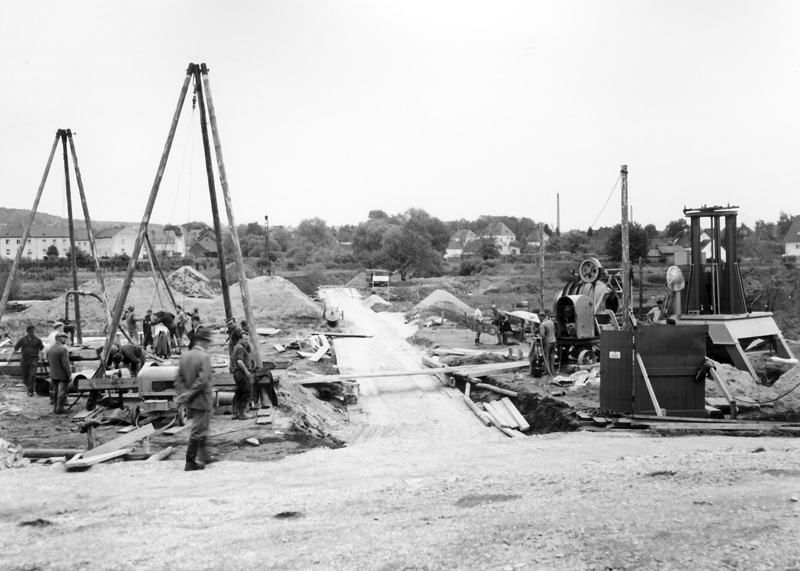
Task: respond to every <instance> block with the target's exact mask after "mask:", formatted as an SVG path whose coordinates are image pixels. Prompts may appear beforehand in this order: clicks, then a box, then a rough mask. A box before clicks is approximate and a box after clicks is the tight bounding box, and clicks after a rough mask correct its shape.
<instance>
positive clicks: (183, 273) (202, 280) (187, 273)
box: [167, 266, 220, 299]
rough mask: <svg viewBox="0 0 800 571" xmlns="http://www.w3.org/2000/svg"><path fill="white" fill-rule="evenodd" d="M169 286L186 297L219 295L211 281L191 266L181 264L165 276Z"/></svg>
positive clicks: (205, 297) (207, 297) (208, 297)
mask: <svg viewBox="0 0 800 571" xmlns="http://www.w3.org/2000/svg"><path fill="white" fill-rule="evenodd" d="M167 281H168V282H169V287H170V288H172V290H173V291H175V292H179V293H181V294H183V295H185V296H186V297H200V298H204V299H213V298H214V297H216V296H217V295H219V293H220V292H219V291H217V290H216V289H215V288H214V287H213V286H212V285H211V281H210V280H209V279H208V278H207V277H206V276H204V275H203V274H201V273H200V272H198V271H197V270H195V269H194V268H193V267H191V266H182V267H180V268H178V269H177V270H175V271H174V272H172V273H171V274H170V275H168V276H167Z"/></svg>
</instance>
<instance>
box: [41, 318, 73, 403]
mask: <svg viewBox="0 0 800 571" xmlns="http://www.w3.org/2000/svg"><path fill="white" fill-rule="evenodd" d="M68 338H69V335H67V334H66V333H64V332H63V331H61V332H60V333H59V334H58V335H56V344H55V345H54V346H52V347H50V351H49V352H48V356H47V360H48V362H49V364H50V382H51V383H52V385H53V399H52V400H53V413H54V414H64V412H65V411H64V404H66V402H67V390H68V387H69V382H70V380H71V379H72V369H71V368H70V366H69V351H68V350H67V346H66V345H65V343H66V342H67V339H68Z"/></svg>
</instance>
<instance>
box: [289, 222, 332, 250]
mask: <svg viewBox="0 0 800 571" xmlns="http://www.w3.org/2000/svg"><path fill="white" fill-rule="evenodd" d="M294 234H295V238H300V239H304V240H307V241H308V242H309V243H310V244H311V245H312V246H314V247H317V248H321V247H329V246H332V245H333V243H334V241H335V240H334V238H333V232H331V229H330V228H328V225H327V224H326V223H325V221H324V220H322V219H321V218H307V219H305V220H302V221H301V222H300V224H299V225H298V226H297V229H296V230H295V232H294Z"/></svg>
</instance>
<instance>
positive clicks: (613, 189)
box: [589, 173, 622, 228]
mask: <svg viewBox="0 0 800 571" xmlns="http://www.w3.org/2000/svg"><path fill="white" fill-rule="evenodd" d="M621 178H622V173H620V175H619V176H618V177H617V182H615V183H614V188H612V189H611V192H610V193H609V194H608V198H606V203H605V204H603V208H601V209H600V214H598V215H597V218H595V219H594V222H592V224H591V226H589V228H594V225H595V224H597V221H598V220H600V217H601V216H602V215H603V210H605V209H606V206H608V201H609V200H611V197H612V196H613V194H614V191H615V190H616V189H617V185H618V184H619V180H620V179H621Z"/></svg>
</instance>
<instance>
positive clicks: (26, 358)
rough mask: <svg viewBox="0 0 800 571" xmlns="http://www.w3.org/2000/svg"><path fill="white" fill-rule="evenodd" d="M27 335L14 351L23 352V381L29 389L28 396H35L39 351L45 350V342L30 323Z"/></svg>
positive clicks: (18, 342)
mask: <svg viewBox="0 0 800 571" xmlns="http://www.w3.org/2000/svg"><path fill="white" fill-rule="evenodd" d="M25 333H26V334H25V336H24V337H22V338H21V339H20V340H19V341H17V344H16V345H14V353H16V352H17V351H19V352H20V353H21V354H22V358H21V359H20V366H21V368H22V381H23V382H24V383H25V388H26V389H27V390H28V396H29V397H32V396H33V391H34V389H35V388H36V369H37V368H38V367H39V352H40V351H44V343H42V340H41V339H39V338H38V337H37V336H36V327H34V326H33V325H28V327H27V328H26V329H25Z"/></svg>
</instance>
